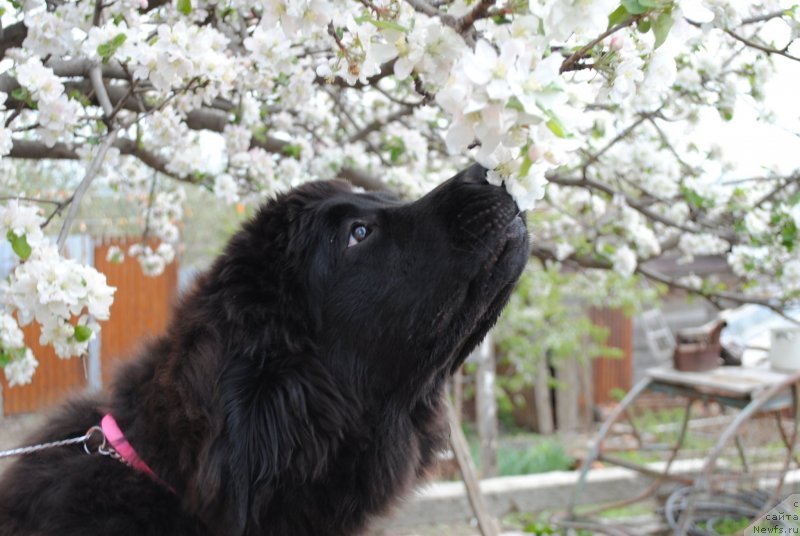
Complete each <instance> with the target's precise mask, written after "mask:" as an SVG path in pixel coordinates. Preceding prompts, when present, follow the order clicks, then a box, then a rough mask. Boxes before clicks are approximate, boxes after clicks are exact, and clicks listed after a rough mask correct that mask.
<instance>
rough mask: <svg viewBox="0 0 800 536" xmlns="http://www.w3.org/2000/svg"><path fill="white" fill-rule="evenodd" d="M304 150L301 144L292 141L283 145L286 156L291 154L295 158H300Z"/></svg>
mask: <svg viewBox="0 0 800 536" xmlns="http://www.w3.org/2000/svg"><path fill="white" fill-rule="evenodd" d="M302 151H303V148H302V147H301V146H299V145H293V144H291V143H289V144H287V145H284V146H283V153H284V154H285V155H286V156H290V157H292V158H294V159H295V160H300V153H301V152H302Z"/></svg>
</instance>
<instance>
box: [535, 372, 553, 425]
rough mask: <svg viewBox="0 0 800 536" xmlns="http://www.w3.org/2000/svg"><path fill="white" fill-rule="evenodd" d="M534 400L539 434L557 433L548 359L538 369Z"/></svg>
mask: <svg viewBox="0 0 800 536" xmlns="http://www.w3.org/2000/svg"><path fill="white" fill-rule="evenodd" d="M533 399H534V404H535V406H536V427H537V430H536V431H537V432H539V433H540V434H542V435H550V434H552V433H553V432H554V431H555V425H554V423H553V406H552V402H551V400H552V399H551V398H550V367H549V366H548V364H547V358H545V359H543V360H542V363H541V365H539V367H538V368H537V369H536V376H535V377H534V384H533Z"/></svg>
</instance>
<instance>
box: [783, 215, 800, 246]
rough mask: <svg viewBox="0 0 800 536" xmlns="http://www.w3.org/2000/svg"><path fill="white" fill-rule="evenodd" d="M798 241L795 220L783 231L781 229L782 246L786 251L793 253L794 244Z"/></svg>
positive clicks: (790, 221) (789, 221)
mask: <svg viewBox="0 0 800 536" xmlns="http://www.w3.org/2000/svg"><path fill="white" fill-rule="evenodd" d="M796 241H797V225H795V223H794V220H788V221H787V222H786V223H785V224H784V226H783V229H781V244H783V247H785V248H786V251H789V252H791V251H792V250H793V249H794V244H795V242H796Z"/></svg>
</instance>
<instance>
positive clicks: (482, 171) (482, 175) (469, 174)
mask: <svg viewBox="0 0 800 536" xmlns="http://www.w3.org/2000/svg"><path fill="white" fill-rule="evenodd" d="M486 171H487V169H486V168H485V167H483V166H481V165H480V164H472V165H471V166H470V167H468V168H467V169H465V170H464V171H462V172H461V173H459V174H458V175H457V176H456V181H457V182H461V183H464V184H486V183H487V181H486Z"/></svg>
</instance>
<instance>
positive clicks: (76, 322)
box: [0, 201, 115, 385]
mask: <svg viewBox="0 0 800 536" xmlns="http://www.w3.org/2000/svg"><path fill="white" fill-rule="evenodd" d="M42 222H43V219H42V218H41V216H39V214H38V212H37V210H36V209H35V208H33V207H30V206H26V205H23V204H20V203H18V202H17V201H10V202H8V203H7V204H6V205H5V206H0V232H2V233H3V234H5V235H6V236H7V238H8V240H9V242H10V244H11V247H12V248H13V250H14V252H15V253H16V254H17V255H18V256H19V257H20V260H21V262H20V263H19V264H18V265H17V266H16V268H15V269H14V270H13V272H12V273H11V275H10V276H9V278H8V279H7V280H5V281H3V282H2V283H0V296H2V299H3V304H4V308H5V310H4V311H0V362H2V363H3V365H4V367H5V372H6V376H7V377H8V379H9V383H10V384H12V385H17V384H24V383H28V382H29V381H30V376H31V375H32V374H33V372H34V370H35V368H36V359H35V358H34V356H33V354H32V353H31V351H30V349H28V348H25V345H24V340H23V334H22V331H21V330H20V329H19V326H18V325H17V320H19V323H20V324H21V325H23V326H24V325H27V324H29V323H30V322H31V321H32V320H36V322H37V323H39V325H40V326H41V336H40V341H39V342H40V343H41V344H45V345H46V344H52V345H53V347H54V348H55V351H56V353H57V354H58V356H59V357H62V358H66V357H71V356H75V355H81V354H83V353H85V352H86V350H87V347H88V344H89V341H90V340H91V339H92V338H94V337H95V336H96V334H97V332H98V331H99V329H100V327H99V325H98V324H97V323H96V322H95V321H96V320H107V319H108V315H109V308H110V307H111V303H112V301H113V299H114V291H115V289H114V288H113V287H109V286H108V284H107V283H106V278H105V276H104V275H103V274H101V273H100V272H98V271H97V270H95V269H94V268H92V267H89V266H85V265H82V264H79V263H78V262H76V261H74V260H72V259H65V258H63V257H62V256H61V255H59V253H58V251H57V249H56V246H55V245H54V244H52V243H50V242H49V241H48V240H47V239H46V238H45V237H44V235H43V234H42V231H41V224H42ZM10 313H14V314H15V315H16V319H17V320H15V319H14V317H12V316H11V314H10Z"/></svg>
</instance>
